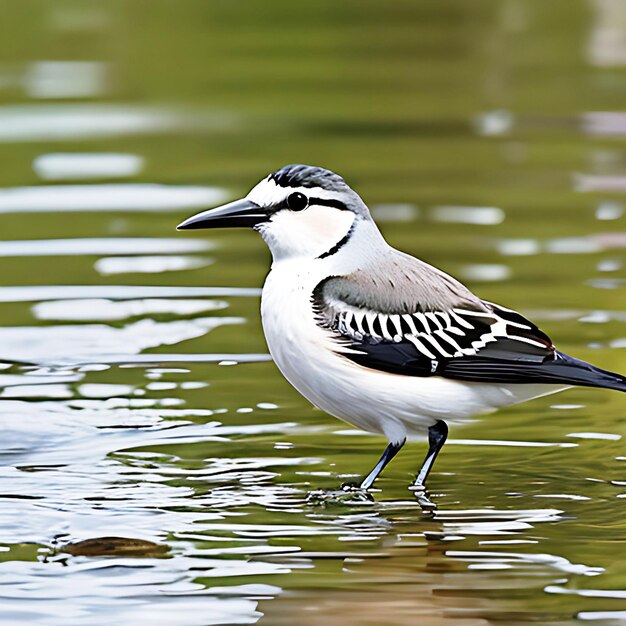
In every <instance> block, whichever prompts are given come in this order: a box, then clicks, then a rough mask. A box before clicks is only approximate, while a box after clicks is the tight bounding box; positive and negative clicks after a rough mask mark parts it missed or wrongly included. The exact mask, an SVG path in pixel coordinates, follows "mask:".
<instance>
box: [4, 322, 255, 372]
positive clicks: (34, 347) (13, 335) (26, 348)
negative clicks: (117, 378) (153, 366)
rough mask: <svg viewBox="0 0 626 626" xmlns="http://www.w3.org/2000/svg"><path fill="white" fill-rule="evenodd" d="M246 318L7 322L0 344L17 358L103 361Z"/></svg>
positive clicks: (194, 335)
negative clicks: (113, 323)
mask: <svg viewBox="0 0 626 626" xmlns="http://www.w3.org/2000/svg"><path fill="white" fill-rule="evenodd" d="M243 321H244V320H243V319H242V318H239V317H205V318H198V319H193V320H178V321H174V322H155V321H154V320H151V319H143V320H140V321H138V322H134V323H132V324H128V325H126V326H123V327H121V328H113V327H111V326H107V325H105V324H81V325H69V324H68V325H63V326H36V327H29V326H14V327H8V326H5V327H0V345H2V348H3V350H5V351H6V353H7V354H10V355H11V356H12V358H14V359H16V360H22V361H57V362H60V361H67V360H68V359H70V360H72V361H80V360H85V361H90V360H91V361H94V360H95V362H98V363H100V362H106V361H107V357H113V356H116V355H120V354H124V355H132V354H138V353H139V352H141V351H142V350H146V349H148V348H156V347H159V346H170V345H174V344H177V343H180V342H181V341H185V340H186V339H193V338H196V337H202V336H203V335H205V334H206V333H208V332H209V331H211V330H213V329H214V328H217V327H218V326H222V325H224V324H241V323H242V322H243ZM153 356H154V357H158V356H159V355H153Z"/></svg>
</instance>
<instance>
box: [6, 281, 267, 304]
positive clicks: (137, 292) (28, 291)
mask: <svg viewBox="0 0 626 626" xmlns="http://www.w3.org/2000/svg"><path fill="white" fill-rule="evenodd" d="M260 295H261V290H260V289H257V288H245V287H156V286H154V287H153V286H148V285H17V286H15V287H2V286H0V302H39V301H43V300H60V299H65V300H83V299H92V298H110V299H112V300H134V299H138V298H211V297H215V298H227V297H258V296H260Z"/></svg>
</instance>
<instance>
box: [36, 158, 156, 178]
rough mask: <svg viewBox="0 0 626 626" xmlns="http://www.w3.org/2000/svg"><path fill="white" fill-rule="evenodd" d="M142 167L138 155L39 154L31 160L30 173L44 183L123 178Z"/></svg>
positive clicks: (132, 174)
mask: <svg viewBox="0 0 626 626" xmlns="http://www.w3.org/2000/svg"><path fill="white" fill-rule="evenodd" d="M143 166H144V160H143V158H142V157H140V156H137V155H135V154H122V153H114V152H103V153H97V152H92V153H80V152H79V153H55V154H42V155H41V156H38V157H37V158H36V159H35V160H34V161H33V170H34V171H35V173H36V174H37V176H39V178H41V179H43V180H80V179H85V178H123V177H127V176H128V177H130V176H136V175H137V174H139V172H141V170H142V169H143Z"/></svg>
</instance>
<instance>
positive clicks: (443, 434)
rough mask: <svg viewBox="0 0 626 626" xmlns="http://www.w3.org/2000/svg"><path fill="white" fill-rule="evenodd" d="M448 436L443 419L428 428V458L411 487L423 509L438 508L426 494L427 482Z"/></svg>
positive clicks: (446, 426)
mask: <svg viewBox="0 0 626 626" xmlns="http://www.w3.org/2000/svg"><path fill="white" fill-rule="evenodd" d="M447 437H448V425H447V424H446V423H445V422H443V421H441V420H439V421H438V422H435V423H434V424H433V425H432V426H431V427H430V428H429V429H428V453H427V454H426V458H425V459H424V463H423V464H422V468H421V469H420V471H419V474H418V475H417V478H416V479H415V482H414V483H413V485H412V486H411V487H410V489H411V491H413V492H415V497H416V498H417V501H418V502H419V504H420V506H421V507H422V508H423V509H428V510H433V509H436V508H437V506H436V505H435V504H433V503H432V502H431V501H430V499H429V498H428V496H427V495H426V487H425V483H426V479H427V478H428V474H429V473H430V470H431V469H432V467H433V465H434V464H435V459H436V458H437V455H438V454H439V451H440V450H441V448H443V444H444V443H445V442H446V439H447Z"/></svg>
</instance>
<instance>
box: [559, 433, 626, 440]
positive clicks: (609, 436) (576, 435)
mask: <svg viewBox="0 0 626 626" xmlns="http://www.w3.org/2000/svg"><path fill="white" fill-rule="evenodd" d="M567 436H568V437H574V438H576V439H606V440H609V441H619V440H620V439H621V438H622V436H621V435H616V434H613V433H569V434H568V435H567Z"/></svg>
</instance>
